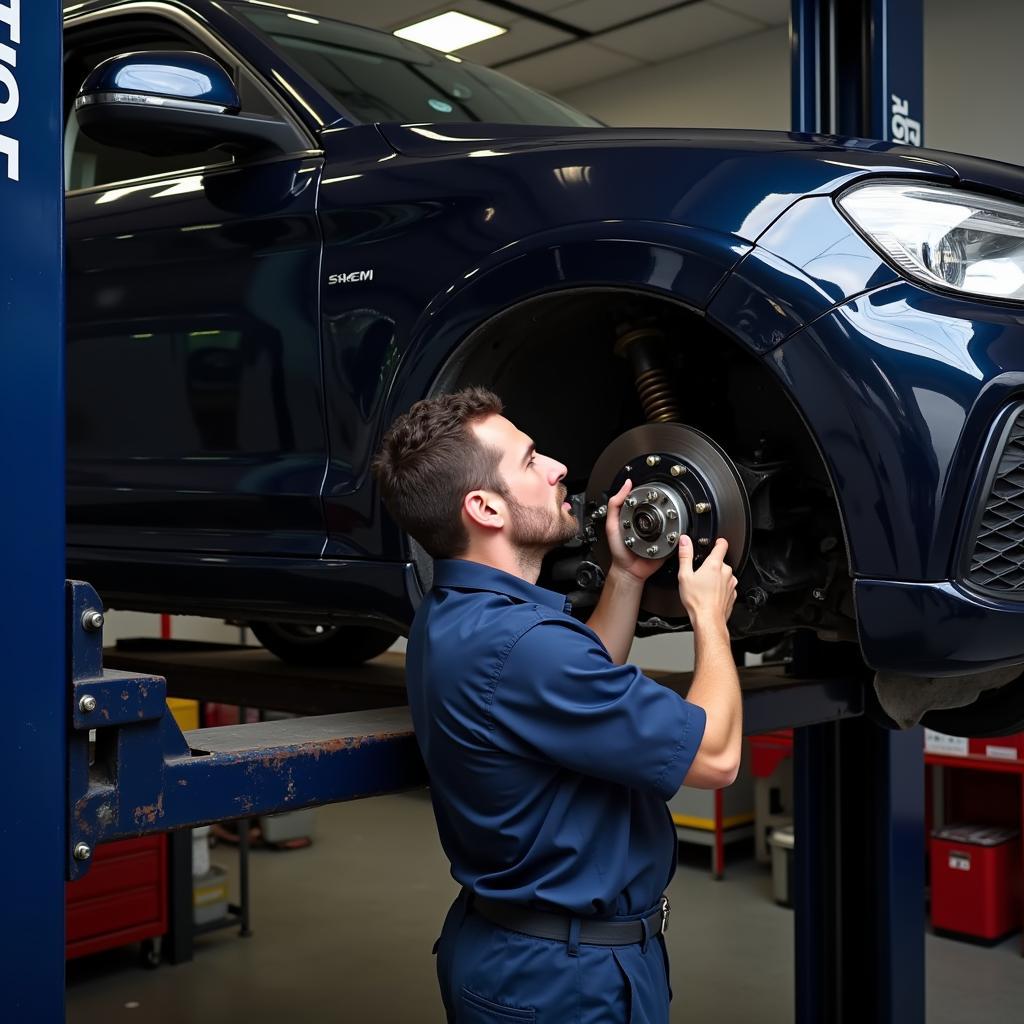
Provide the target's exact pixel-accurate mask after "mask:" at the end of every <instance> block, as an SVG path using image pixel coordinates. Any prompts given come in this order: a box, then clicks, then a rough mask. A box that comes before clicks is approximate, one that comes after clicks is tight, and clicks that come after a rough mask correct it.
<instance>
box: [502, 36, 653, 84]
mask: <svg viewBox="0 0 1024 1024" xmlns="http://www.w3.org/2000/svg"><path fill="white" fill-rule="evenodd" d="M639 64H640V61H637V60H634V59H632V58H630V57H625V56H623V55H622V54H618V53H611V52H609V51H608V50H604V49H602V48H601V47H600V46H595V45H594V44H593V43H571V44H570V45H569V46H560V47H559V48H558V49H557V50H552V51H551V52H550V53H542V54H539V55H538V56H536V57H527V58H525V59H524V60H517V61H515V62H514V63H512V64H508V65H506V66H505V67H503V68H502V69H501V70H502V71H503V72H504V73H505V74H507V75H509V76H510V77H512V78H515V79H516V80H517V81H520V82H523V83H525V84H526V85H532V86H534V87H535V88H537V89H543V90H544V91H545V92H551V93H559V92H563V91H565V90H566V89H574V88H575V87H576V86H578V85H584V84H586V83H587V82H593V81H596V80H597V79H599V78H610V77H611V76H612V75H618V74H621V73H622V72H623V71H629V70H630V68H635V67H638V66H639Z"/></svg>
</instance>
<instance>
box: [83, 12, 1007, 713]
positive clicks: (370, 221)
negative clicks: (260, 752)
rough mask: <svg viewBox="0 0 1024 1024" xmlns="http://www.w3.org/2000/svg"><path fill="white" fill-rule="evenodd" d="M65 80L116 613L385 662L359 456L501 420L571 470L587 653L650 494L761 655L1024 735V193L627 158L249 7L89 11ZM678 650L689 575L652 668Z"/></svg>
mask: <svg viewBox="0 0 1024 1024" xmlns="http://www.w3.org/2000/svg"><path fill="white" fill-rule="evenodd" d="M65 47H66V59H65V89H66V92H65V113H66V117H67V121H66V124H67V129H66V167H67V186H68V192H67V245H68V254H67V278H68V431H69V440H68V446H69V466H68V538H69V562H70V572H71V573H73V574H74V575H77V576H81V577H82V578H85V579H88V580H90V581H92V582H93V583H94V584H95V585H96V586H97V587H98V588H99V589H100V591H101V593H103V595H104V597H105V599H106V600H107V601H108V602H109V603H110V604H111V605H113V606H114V607H122V608H137V609H151V610H161V611H171V612H187V613H192V614H200V615H215V616H220V617H230V618H233V619H238V620H242V621H246V622H249V623H251V624H252V626H253V629H254V630H255V631H256V632H257V635H258V636H259V637H260V638H261V639H262V640H263V641H264V642H265V643H266V644H267V646H269V647H271V648H272V649H274V650H275V651H277V652H278V653H281V654H283V655H284V656H286V657H291V658H295V659H298V660H306V661H318V662H321V663H330V662H337V663H341V662H344V661H350V662H351V661H358V660H361V659H365V658H368V657H372V656H373V655H374V654H376V653H378V652H379V651H380V650H382V649H384V648H385V647H386V646H387V645H388V643H389V642H390V641H391V640H392V639H393V637H394V636H396V635H398V634H399V633H400V632H402V631H403V630H404V629H405V627H406V625H407V624H408V622H409V620H410V618H411V615H412V613H413V611H414V609H415V607H416V604H417V601H418V600H419V597H420V595H421V593H422V592H423V590H424V588H426V587H428V586H429V583H430V577H431V565H430V560H429V559H428V558H426V557H425V556H424V553H423V552H421V551H419V550H417V547H416V545H415V544H414V543H412V542H411V541H410V540H409V538H407V537H405V536H403V535H402V534H401V532H400V531H399V530H398V529H397V528H396V526H395V524H394V523H392V522H391V521H390V520H389V519H388V517H387V515H386V514H385V513H384V511H383V509H382V507H381V504H380V502H379V500H378V496H377V493H376V491H375V488H374V485H373V482H372V480H371V478H370V475H369V472H368V468H369V464H370V460H371V458H372V455H373V453H374V451H375V449H376V447H377V445H378V443H379V440H380V437H381V435H382V433H383V431H384V430H385V429H386V428H387V426H388V424H389V423H390V422H391V421H392V420H393V419H394V417H395V416H396V415H397V414H399V413H400V412H402V411H404V410H405V409H407V408H408V407H409V406H410V405H411V404H412V403H413V402H414V401H416V400H417V399H419V398H422V397H424V396H427V395H431V394H435V393H438V392H440V391H444V390H449V389H454V388H457V387H460V386H463V385H465V384H468V383H483V384H486V385H488V386H490V387H492V388H494V389H495V390H496V391H498V392H499V394H501V395H502V397H503V398H504V400H505V402H506V407H507V409H508V412H509V415H510V417H511V418H512V419H513V420H515V422H516V423H517V424H518V425H519V426H521V427H522V428H523V429H524V430H526V431H527V432H529V433H530V434H531V435H532V436H533V437H534V439H535V440H536V442H537V445H538V447H539V448H540V449H541V450H542V451H545V452H547V453H549V454H551V455H552V456H555V457H557V458H558V459H559V460H561V461H563V462H565V463H566V464H567V465H568V466H569V467H570V473H571V477H570V479H569V480H568V481H567V482H568V484H569V487H570V491H571V492H574V495H575V497H574V502H575V508H576V511H577V514H578V517H579V521H580V533H579V536H578V537H577V538H576V540H575V541H573V542H572V543H571V544H569V545H568V546H566V547H565V548H563V549H560V550H559V551H557V552H554V553H553V554H552V555H551V556H550V557H549V559H548V561H547V563H546V566H545V573H544V577H543V579H542V582H545V583H547V584H548V585H550V586H553V587H555V588H558V589H561V590H563V591H565V592H566V593H567V594H569V596H570V599H571V600H572V602H573V604H574V606H575V607H576V608H577V609H578V610H579V613H580V614H581V615H585V614H586V611H587V608H588V607H589V606H592V605H593V603H594V602H595V600H596V596H597V593H598V592H599V590H600V587H601V583H602V579H603V571H604V569H605V568H606V566H607V551H606V550H604V547H603V545H602V542H601V537H602V535H603V518H604V516H605V514H606V507H605V501H606V496H607V494H608V493H609V492H610V491H611V490H612V489H613V488H615V487H616V486H617V483H618V481H619V480H621V479H622V477H623V476H624V475H625V474H626V473H627V472H628V473H630V475H632V477H633V479H634V480H636V481H638V487H637V490H636V492H635V499H636V500H635V504H634V505H633V506H632V507H631V508H630V509H629V510H628V513H627V515H626V517H625V518H624V519H623V521H622V522H621V524H620V527H621V529H622V530H623V532H624V535H626V536H629V537H631V538H633V543H634V544H635V545H636V546H635V548H634V550H638V551H641V552H642V553H645V554H649V555H650V557H659V558H660V557H662V556H664V555H665V554H666V553H671V552H672V551H673V550H674V547H675V545H676V544H677V542H678V537H679V535H680V534H681V533H688V534H690V535H691V536H692V537H693V538H694V541H695V544H696V545H697V550H698V553H699V552H700V551H701V550H702V549H703V548H705V547H706V546H707V544H708V543H709V541H711V542H713V538H714V537H715V536H719V535H721V536H726V537H728V538H729V540H730V557H731V560H732V562H733V565H734V568H735V569H736V571H737V574H738V577H739V581H740V584H739V593H740V600H739V601H738V602H737V605H736V609H735V611H734V613H733V617H732V619H731V623H730V626H731V629H732V631H733V634H734V636H735V638H736V640H737V642H738V643H739V644H741V645H742V646H744V647H745V648H746V649H748V650H760V649H767V648H768V647H771V646H774V645H777V644H778V643H779V641H780V639H781V638H783V637H785V636H787V635H789V634H792V633H793V631H795V630H798V629H801V628H802V629H807V630H813V631H815V632H816V633H817V634H818V635H819V636H821V637H824V638H825V639H829V640H839V641H842V640H845V641H857V642H859V645H860V650H861V652H862V654H863V657H864V660H865V661H866V663H867V664H868V665H869V666H871V667H872V668H874V669H875V670H876V689H877V692H878V694H879V696H880V697H881V698H882V704H883V706H884V707H885V708H886V709H887V710H888V712H889V714H890V715H891V716H892V717H893V718H894V719H896V720H897V721H900V722H901V723H907V722H910V721H914V720H916V719H917V718H918V717H919V716H920V715H921V714H922V713H924V712H930V718H929V721H930V722H931V723H932V724H935V725H937V726H938V727H944V728H946V730H947V731H954V730H955V729H956V728H957V727H960V728H965V729H966V728H970V729H971V730H972V731H975V732H981V731H984V730H997V729H1006V728H1011V727H1013V726H1015V725H1016V724H1017V723H1018V722H1019V721H1021V720H1024V684H1020V683H1017V681H1016V680H1017V677H1018V676H1019V675H1020V673H1021V668H1022V665H1024V564H1022V563H1024V173H1022V172H1021V171H1020V170H1019V169H1018V168H1016V167H1010V166H1007V165H1003V164H997V163H992V162H987V161H981V160H977V159H972V158H967V157H959V156H951V155H949V154H941V153H935V152H931V151H927V150H921V149H909V148H899V147H894V146H892V145H888V144H882V143H877V142H871V141H866V140H861V139H836V138H824V137H814V136H801V135H787V134H782V133H766V132H729V131H717V132H716V131H690V130H682V129H680V130H659V129H644V128H635V129H614V130H613V129H609V128H605V127H603V126H601V125H599V124H598V123H596V122H594V121H593V120H591V119H590V118H587V117H585V116H584V115H582V114H580V113H578V112H576V111H573V110H571V109H569V108H568V107H566V106H565V105H563V104H561V103H559V102H558V101H557V100H554V99H552V98H550V97H547V96H544V95H542V94H539V93H537V92H535V91H533V90H530V89H527V88H525V87H523V86H520V85H517V84H516V83H514V82H512V81H510V80H509V79H507V78H505V77H503V76H502V75H499V74H497V73H495V72H493V71H490V70H488V69H486V68H481V67H476V66H474V65H472V64H470V63H468V62H465V61H462V60H460V59H458V58H457V57H454V56H445V55H443V54H439V53H435V52H433V51H429V50H426V49H424V48H422V47H420V46H417V45H415V44H413V43H409V42H405V41H403V40H400V39H397V38H395V37H392V36H388V35H385V34H382V33H377V32H371V31H367V30H364V29H360V28H356V27H353V26H349V25H344V24H341V23H338V22H333V21H329V20H327V19H324V18H320V17H312V16H309V15H307V14H303V13H301V12H296V11H289V10H286V9H283V8H278V7H276V6H273V5H265V4H257V3H251V2H243V0H220V2H217V3H214V2H211V0H162V2H160V3H151V2H145V0H131V2H127V0H120V2H114V0H96V2H88V3H84V4H78V5H76V6H75V8H74V9H73V10H72V11H71V12H69V14H68V16H67V19H66V44H65ZM686 628H687V623H686V620H685V616H684V614H683V611H682V608H681V607H680V605H679V601H678V595H677V594H676V591H675V587H674V579H673V573H672V570H671V568H670V567H667V568H666V569H665V570H663V571H662V572H661V573H660V574H658V575H657V576H655V577H654V578H653V579H652V581H651V583H650V584H649V586H648V588H647V592H646V594H645V598H644V603H643V612H642V615H641V620H640V622H639V624H638V631H639V632H640V633H642V634H649V633H655V632H664V631H670V630H679V629H686ZM978 694H980V697H978ZM975 697H977V700H975ZM972 701H973V703H970V704H969V706H968V707H966V708H961V709H960V710H955V711H945V712H943V711H940V710H937V709H941V708H950V707H954V708H955V707H957V706H959V705H964V704H968V702H972Z"/></svg>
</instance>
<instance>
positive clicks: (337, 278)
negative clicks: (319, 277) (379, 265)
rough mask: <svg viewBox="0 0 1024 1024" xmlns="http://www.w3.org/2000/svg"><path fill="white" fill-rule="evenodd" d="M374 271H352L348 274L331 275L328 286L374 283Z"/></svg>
mask: <svg viewBox="0 0 1024 1024" xmlns="http://www.w3.org/2000/svg"><path fill="white" fill-rule="evenodd" d="M372 280H373V271H372V270H352V271H350V272H349V273H347V274H331V276H330V277H328V278H327V283H328V284H355V283H356V282H357V281H372Z"/></svg>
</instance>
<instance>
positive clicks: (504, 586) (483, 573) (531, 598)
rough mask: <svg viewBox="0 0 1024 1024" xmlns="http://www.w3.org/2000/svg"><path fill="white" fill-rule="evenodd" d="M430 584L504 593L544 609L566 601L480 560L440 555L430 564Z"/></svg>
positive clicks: (561, 607)
mask: <svg viewBox="0 0 1024 1024" xmlns="http://www.w3.org/2000/svg"><path fill="white" fill-rule="evenodd" d="M434 586H435V587H457V588H459V589H461V590H490V591H493V592H494V593H496V594H507V595H508V596H509V597H511V598H514V599H515V600H517V601H527V602H530V603H532V604H542V605H545V606H546V607H548V608H555V609H557V610H558V611H560V612H561V611H565V610H566V608H567V602H566V600H565V597H564V596H563V595H562V594H558V593H556V592H555V591H553V590H545V589H544V588H543V587H538V586H537V585H536V584H534V583H527V581H526V580H524V579H521V578H520V577H519V576H513V575H512V574H511V573H509V572H504V571H503V570H501V569H495V568H493V567H491V566H489V565H484V564H483V563H482V562H471V561H469V560H468V559H465V558H442V559H438V560H437V561H436V562H435V563H434Z"/></svg>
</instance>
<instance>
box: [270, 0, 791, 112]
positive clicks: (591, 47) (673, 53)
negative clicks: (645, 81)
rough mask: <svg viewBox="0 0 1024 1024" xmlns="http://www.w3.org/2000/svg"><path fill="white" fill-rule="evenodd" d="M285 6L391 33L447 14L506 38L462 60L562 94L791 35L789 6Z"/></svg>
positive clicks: (477, 0)
mask: <svg viewBox="0 0 1024 1024" xmlns="http://www.w3.org/2000/svg"><path fill="white" fill-rule="evenodd" d="M280 2H281V3H282V6H287V7H289V8H291V9H294V10H302V11H305V12H307V13H309V14H321V15H325V16H327V17H333V18H340V19H341V20H343V21H351V22H353V23H355V24H357V25H366V26H369V27H370V28H378V29H384V30H386V31H392V30H394V29H396V28H403V27H404V26H406V25H410V24H412V23H413V22H417V21H422V20H423V19H425V18H429V17H432V16H433V15H435V14H440V13H442V12H444V11H449V10H455V11H461V12H462V13H464V14H469V15H472V16H474V17H477V18H482V19H484V20H485V21H489V22H491V23H492V24H495V25H501V26H502V27H503V28H506V29H507V30H508V31H507V32H505V33H503V34H502V35H500V36H497V37H495V38H494V39H488V40H485V41H484V42H482V43H476V44H475V45H473V46H467V47H465V48H464V49H461V50H459V51H458V52H459V55H460V56H463V57H465V58H466V59H467V60H472V61H475V62H477V63H479V64H486V65H488V66H489V67H494V68H499V69H500V70H501V71H504V72H505V73H506V74H509V75H511V76H512V77H513V78H516V79H518V80H519V81H521V82H525V83H526V84H528V85H532V86H534V87H536V88H539V89H544V90H545V91H547V92H552V93H559V92H565V91H567V90H569V89H574V88H576V87H578V86H581V85H586V84H587V83H589V82H595V81H599V80H601V79H605V78H611V77H612V76H613V75H618V74H621V73H622V72H624V71H629V70H631V69H633V68H638V67H642V66H643V65H647V64H657V63H660V62H661V61H664V60H668V59H670V58H672V57H679V56H682V55H683V54H686V53H692V52H693V51H694V50H700V49H703V48H704V47H707V46H714V45H716V44H718V43H722V42H725V41H726V40H729V39H735V38H738V37H739V36H744V35H749V34H750V33H753V32H760V31H763V30H764V29H765V28H768V27H772V26H776V25H784V24H786V22H787V20H788V18H789V6H790V0H683V2H680V0H676V2H672V0H515V2H508V0H451V2H450V3H436V2H432V0H377V2H375V3H372V4H371V3H367V2H366V0H292V2H291V3H289V2H288V0H280Z"/></svg>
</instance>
